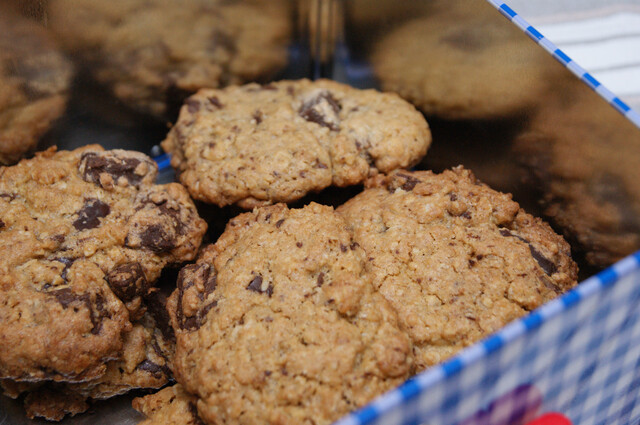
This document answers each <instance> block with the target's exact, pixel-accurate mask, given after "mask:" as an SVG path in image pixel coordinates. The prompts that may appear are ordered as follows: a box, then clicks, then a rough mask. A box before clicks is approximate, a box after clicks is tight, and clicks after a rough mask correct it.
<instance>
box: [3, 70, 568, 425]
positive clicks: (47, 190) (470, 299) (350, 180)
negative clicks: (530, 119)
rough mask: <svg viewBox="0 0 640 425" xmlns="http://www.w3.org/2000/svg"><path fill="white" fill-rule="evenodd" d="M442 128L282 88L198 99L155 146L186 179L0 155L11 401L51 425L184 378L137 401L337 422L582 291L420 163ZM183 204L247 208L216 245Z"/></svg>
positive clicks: (88, 150) (555, 256) (456, 177)
mask: <svg viewBox="0 0 640 425" xmlns="http://www.w3.org/2000/svg"><path fill="white" fill-rule="evenodd" d="M430 143H431V134H430V130H429V127H428V125H427V123H426V121H425V119H424V118H423V116H422V115H421V114H420V113H419V112H418V111H417V110H416V109H415V108H414V107H413V106H412V105H410V104H409V103H407V102H406V101H404V100H402V99H400V98H399V97H398V96H397V95H395V94H391V93H380V92H377V91H374V90H357V89H354V88H351V87H349V86H346V85H343V84H339V83H336V82H333V81H327V80H319V81H315V82H311V81H308V80H300V81H280V82H275V83H270V84H267V85H259V84H255V83H251V84H248V85H244V86H231V87H228V88H225V89H203V90H200V91H198V92H197V93H196V94H194V95H193V96H191V97H189V98H188V99H187V100H186V101H185V103H184V105H183V106H182V109H181V111H180V116H179V118H178V120H177V122H176V123H175V125H174V126H173V127H172V129H171V130H170V132H169V134H168V136H167V137H166V139H165V140H164V142H163V143H162V146H163V148H164V149H165V150H166V151H167V152H168V153H170V154H171V158H172V159H171V164H172V166H173V167H174V169H175V171H176V177H177V180H178V181H179V182H180V183H181V184H179V183H170V184H166V185H156V184H154V182H155V178H156V172H157V167H156V165H155V163H154V162H153V161H152V160H151V159H149V158H148V157H146V156H145V155H143V154H141V153H137V152H131V151H123V150H112V151H105V150H103V149H102V148H101V147H99V146H96V145H89V146H86V147H83V148H80V149H77V150H74V151H59V152H58V151H56V150H55V148H51V149H49V150H47V151H44V152H40V153H38V154H36V156H35V158H33V159H29V160H23V161H21V162H20V163H19V164H18V165H15V166H12V167H5V168H2V169H0V240H2V242H3V246H5V247H11V249H10V250H9V249H7V250H5V252H4V255H3V256H2V258H1V259H0V269H1V271H2V273H1V274H0V282H1V285H0V291H1V292H2V297H0V299H2V302H1V303H0V346H2V347H5V348H3V350H2V351H1V352H0V379H1V383H2V387H3V388H4V391H5V394H7V395H9V396H11V397H24V402H25V406H26V409H27V414H28V415H29V416H30V417H35V416H42V417H45V418H47V419H51V420H60V419H62V418H63V417H64V416H65V415H67V414H71V415H73V414H77V413H80V412H82V411H84V410H86V409H87V408H88V406H89V405H88V400H89V399H94V400H95V399H102V398H108V397H112V396H115V395H118V394H122V393H124V392H127V391H129V390H132V389H140V388H146V389H157V388H161V387H163V386H165V385H167V384H169V383H171V382H173V381H175V384H174V385H172V386H169V387H166V388H164V389H162V390H161V391H159V392H157V393H155V394H151V395H147V396H145V397H141V398H137V399H135V400H134V403H133V404H134V407H135V408H136V409H137V410H139V411H141V412H143V413H144V414H145V415H146V416H147V419H146V420H145V421H144V423H145V424H202V423H207V424H259V423H260V424H264V423H271V424H300V423H308V424H311V423H315V424H329V423H331V422H333V421H335V420H337V419H338V418H340V417H341V416H343V415H345V414H347V413H348V412H350V411H353V410H355V409H358V408H360V407H362V406H364V405H365V404H367V403H368V402H369V401H371V400H372V399H373V398H375V397H376V396H378V395H380V394H382V393H384V392H386V391H388V390H390V389H392V388H394V387H396V386H398V385H400V384H401V383H402V382H403V381H404V380H406V379H408V378H409V377H411V376H412V375H414V374H415V373H418V372H420V371H423V370H425V369H426V368H428V367H430V366H432V365H434V364H437V363H439V362H442V361H443V360H445V359H447V358H449V357H450V356H452V355H454V354H456V353H457V352H458V351H459V350H461V349H463V348H464V347H467V346H469V345H471V344H473V343H474V342H476V341H478V340H480V339H482V338H483V337H485V336H486V335H489V334H491V333H492V332H494V331H496V330H497V329H499V328H500V327H502V326H503V325H505V324H506V323H507V322H509V321H511V320H513V319H515V318H518V317H521V316H523V315H525V314H527V312H529V311H531V310H533V309H535V308H537V307H538V306H540V305H541V304H543V303H544V302H546V301H548V300H550V299H552V298H554V297H556V296H557V295H559V294H561V293H563V292H565V291H567V290H568V289H570V288H572V287H573V286H574V285H575V284H576V279H577V267H576V265H575V263H574V262H573V261H572V260H571V257H570V248H569V245H568V244H567V243H566V242H565V241H564V239H563V238H562V237H561V236H558V235H557V234H555V233H554V232H553V231H552V230H551V228H550V227H549V226H548V225H547V224H546V223H544V222H542V221H541V220H540V219H538V218H535V217H533V216H531V215H529V214H527V213H526V212H525V211H523V210H522V209H521V208H520V207H519V205H518V204H517V203H516V202H514V201H513V200H512V199H511V195H508V194H504V193H500V192H497V191H494V190H492V189H491V188H489V187H488V186H486V185H484V184H483V183H481V182H480V181H478V180H477V179H476V178H475V177H474V176H473V174H472V173H471V172H470V171H468V170H466V169H464V168H462V167H457V168H454V169H451V170H447V171H445V172H443V173H441V174H435V173H433V172H431V171H409V170H410V169H411V167H413V166H414V165H415V164H417V163H418V162H419V161H420V160H421V159H422V158H423V156H424V155H425V154H426V151H427V149H428V147H429V145H430ZM353 185H362V186H364V188H363V190H362V191H361V193H359V194H358V195H356V196H355V197H353V198H352V199H350V200H348V201H347V202H346V203H344V204H342V205H340V206H338V207H337V208H334V207H333V206H329V205H322V204H320V203H316V202H308V201H307V200H308V199H309V198H308V194H310V193H314V192H320V191H322V190H323V189H325V188H328V187H330V186H335V187H339V188H344V187H347V186H353ZM192 199H195V200H197V202H198V203H199V204H198V205H204V204H205V203H207V204H213V205H214V207H210V208H209V209H208V210H207V211H209V214H211V211H213V214H214V216H215V212H216V211H217V210H216V208H218V207H223V206H227V205H235V206H236V207H238V208H242V209H246V210H248V211H247V212H243V213H241V214H239V215H237V216H235V217H234V218H232V219H231V220H229V221H228V223H227V224H226V228H225V230H224V232H223V233H222V234H221V235H220V236H219V238H217V241H211V242H213V243H210V244H205V245H203V244H202V242H203V237H205V232H206V228H207V224H206V222H205V220H203V219H202V218H200V216H199V213H198V210H197V208H196V204H194V202H193V201H192ZM293 202H296V207H294V206H293V205H289V206H288V205H287V203H293ZM201 210H202V209H201ZM207 218H208V219H209V217H207ZM213 219H215V217H213ZM188 262H191V263H188ZM184 263H188V264H184ZM172 265H173V266H178V267H180V270H179V273H178V275H177V278H176V279H175V282H171V283H172V284H173V287H172V288H170V291H171V294H170V296H169V297H168V299H167V297H165V296H164V295H163V292H162V291H161V290H160V288H158V287H157V286H156V282H157V280H158V278H159V276H160V274H161V272H162V270H163V268H165V267H167V266H172Z"/></svg>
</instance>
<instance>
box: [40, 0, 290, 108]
mask: <svg viewBox="0 0 640 425" xmlns="http://www.w3.org/2000/svg"><path fill="white" fill-rule="evenodd" d="M288 5H289V3H288V2H287V1H286V0H282V1H269V2H261V1H252V0H246V1H240V0H239V1H206V0H189V1H179V0H157V1H153V2H148V1H144V0H113V1H108V2H105V1H102V0H52V1H51V2H50V5H49V18H50V23H51V27H52V28H53V30H54V31H55V32H56V33H57V34H58V36H59V37H60V40H61V41H62V43H63V45H64V47H65V48H66V49H67V50H68V51H69V52H70V53H71V54H72V55H73V57H75V58H76V59H77V60H79V61H80V62H81V63H82V64H83V66H85V67H86V69H88V71H89V72H90V74H91V75H92V76H93V77H94V78H95V79H96V80H97V81H99V82H100V83H102V84H104V85H105V86H107V87H109V88H110V89H111V91H112V92H113V94H114V95H115V96H116V97H118V98H119V99H121V100H122V101H123V102H125V103H126V104H127V105H129V106H130V107H132V108H134V109H137V110H139V111H143V112H145V113H148V114H152V115H154V116H156V117H159V118H163V119H166V118H174V116H173V115H175V113H176V112H177V108H178V107H179V105H180V104H181V103H182V101H183V100H184V98H186V97H187V96H188V95H189V94H191V93H193V92H195V91H196V90H198V89H200V88H203V87H213V88H215V87H223V86H226V85H229V84H239V83H243V82H247V81H254V80H268V79H269V78H271V77H273V76H274V75H275V74H276V73H277V72H278V71H280V70H281V69H282V68H283V67H284V66H285V65H286V63H287V45H288V42H289V37H290V31H291V28H290V27H291V25H290V16H289V7H288Z"/></svg>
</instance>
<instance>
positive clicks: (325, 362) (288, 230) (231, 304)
mask: <svg viewBox="0 0 640 425" xmlns="http://www.w3.org/2000/svg"><path fill="white" fill-rule="evenodd" d="M365 263H366V254H365V252H364V251H363V250H362V249H361V248H360V247H359V246H358V244H357V243H355V242H354V241H353V239H352V238H351V235H350V234H349V232H347V230H346V228H345V222H344V221H343V220H342V219H341V218H340V217H339V216H338V215H337V214H335V212H334V211H333V209H332V208H331V207H327V206H321V205H319V204H314V203H312V204H310V205H308V206H306V207H304V208H302V209H288V208H287V207H286V206H285V205H283V204H278V205H274V206H269V207H262V208H258V209H255V210H254V211H253V212H252V213H245V214H242V215H240V216H238V217H236V218H234V219H232V220H231V221H230V222H229V225H228V227H227V229H226V231H225V232H224V233H223V235H222V236H221V237H220V239H218V241H217V242H216V244H215V245H211V246H208V247H206V248H205V249H204V250H203V252H202V253H201V255H200V257H199V259H198V261H197V262H196V263H195V264H193V265H188V266H186V267H184V268H183V269H182V270H181V272H180V275H179V277H178V288H177V289H176V291H175V292H174V293H173V294H172V295H171V297H170V298H169V302H168V310H169V314H170V315H171V323H172V326H173V328H174V330H175V331H176V338H177V344H176V355H175V359H174V372H175V377H176V380H177V381H178V382H179V383H180V384H181V385H182V386H183V387H184V389H185V390H186V391H187V392H188V393H190V394H194V395H195V396H196V397H197V402H196V406H197V410H198V414H199V415H200V417H201V418H202V419H203V420H204V421H205V422H207V423H225V424H240V423H242V424H264V423H278V424H302V423H315V424H329V423H332V422H333V421H335V420H337V419H338V418H340V417H341V416H343V415H344V414H346V413H348V412H350V411H352V410H354V409H356V408H358V407H362V406H363V405H364V404H366V403H367V402H369V401H371V400H372V399H373V398H374V397H376V396H377V395H380V394H382V393H383V392H385V391H387V390H390V389H392V388H394V387H395V386H397V385H398V384H400V383H401V382H402V381H403V380H404V379H406V378H407V377H409V376H410V374H411V373H412V372H413V363H412V362H413V358H412V347H411V343H410V342H409V338H408V336H407V335H406V334H405V333H404V332H403V331H401V330H400V329H399V327H398V324H397V318H396V316H395V313H394V312H393V310H392V309H391V307H390V306H389V304H388V303H387V302H386V300H384V298H382V296H380V294H378V293H376V292H375V290H374V286H373V284H372V281H371V279H370V277H369V275H368V274H367V273H366V272H365Z"/></svg>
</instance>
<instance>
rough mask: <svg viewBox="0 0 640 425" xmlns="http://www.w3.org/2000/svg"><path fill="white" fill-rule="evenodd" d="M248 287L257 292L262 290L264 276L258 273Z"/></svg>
mask: <svg viewBox="0 0 640 425" xmlns="http://www.w3.org/2000/svg"><path fill="white" fill-rule="evenodd" d="M247 289H249V290H251V291H255V292H262V276H260V275H258V276H256V277H254V278H253V279H252V280H251V282H249V286H247Z"/></svg>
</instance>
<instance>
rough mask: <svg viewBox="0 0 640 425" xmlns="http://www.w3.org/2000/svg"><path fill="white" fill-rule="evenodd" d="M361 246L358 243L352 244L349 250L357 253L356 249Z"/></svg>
mask: <svg viewBox="0 0 640 425" xmlns="http://www.w3.org/2000/svg"><path fill="white" fill-rule="evenodd" d="M359 246H360V244H359V243H358V242H352V243H351V245H349V248H351V251H355V249H356V248H357V247H359Z"/></svg>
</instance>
